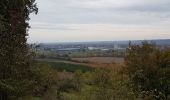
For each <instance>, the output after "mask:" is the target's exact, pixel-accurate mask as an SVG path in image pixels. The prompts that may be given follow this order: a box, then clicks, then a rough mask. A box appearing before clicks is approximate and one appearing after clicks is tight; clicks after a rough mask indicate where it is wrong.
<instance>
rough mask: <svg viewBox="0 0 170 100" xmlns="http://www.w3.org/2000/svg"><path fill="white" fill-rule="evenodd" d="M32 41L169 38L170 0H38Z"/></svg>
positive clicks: (32, 23) (33, 20)
mask: <svg viewBox="0 0 170 100" xmlns="http://www.w3.org/2000/svg"><path fill="white" fill-rule="evenodd" d="M37 5H38V8H39V13H38V15H31V21H30V25H31V29H30V30H29V37H28V41H29V42H70V41H71V42H77V41H114V40H137V39H142V40H143V39H145V40H146V39H170V6H169V5H170V0H37Z"/></svg>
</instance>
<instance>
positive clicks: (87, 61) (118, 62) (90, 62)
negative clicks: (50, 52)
mask: <svg viewBox="0 0 170 100" xmlns="http://www.w3.org/2000/svg"><path fill="white" fill-rule="evenodd" d="M37 60H38V61H39V62H43V63H48V64H49V65H51V66H52V67H53V68H55V69H57V70H59V71H64V70H65V71H67V72H75V71H76V70H81V71H82V72H87V71H93V70H94V68H99V67H109V68H112V69H114V70H119V69H121V68H122V65H123V63H124V59H123V58H119V57H87V58H71V59H70V60H59V59H37Z"/></svg>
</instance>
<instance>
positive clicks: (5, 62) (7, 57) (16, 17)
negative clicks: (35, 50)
mask: <svg viewBox="0 0 170 100" xmlns="http://www.w3.org/2000/svg"><path fill="white" fill-rule="evenodd" d="M37 11H38V8H37V7H36V4H35V0H1V2H0V72H1V73H0V99H1V100H8V99H13V100H14V99H15V98H17V97H19V96H23V95H24V94H26V91H28V89H29V88H28V87H29V85H30V84H29V83H30V81H29V80H30V78H31V77H30V61H31V56H30V52H29V48H28V45H27V43H26V41H27V38H26V36H27V33H28V28H29V24H28V20H29V19H30V18H29V15H30V13H33V12H35V13H37Z"/></svg>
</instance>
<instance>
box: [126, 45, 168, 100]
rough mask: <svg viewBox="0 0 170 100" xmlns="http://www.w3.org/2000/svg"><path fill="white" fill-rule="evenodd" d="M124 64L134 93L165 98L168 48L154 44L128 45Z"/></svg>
mask: <svg viewBox="0 0 170 100" xmlns="http://www.w3.org/2000/svg"><path fill="white" fill-rule="evenodd" d="M125 64H126V67H127V72H128V75H129V78H130V85H131V87H132V88H133V90H134V92H135V93H136V95H139V94H141V95H142V96H143V98H147V97H148V96H151V95H152V96H151V97H152V98H154V99H156V100H162V99H164V100H166V99H167V97H168V95H169V94H170V49H160V48H158V47H157V46H156V45H154V44H150V43H148V42H143V43H142V45H129V48H128V49H127V51H126V57H125Z"/></svg>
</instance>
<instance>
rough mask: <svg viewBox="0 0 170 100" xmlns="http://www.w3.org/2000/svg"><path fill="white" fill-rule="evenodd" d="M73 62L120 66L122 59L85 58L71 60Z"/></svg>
mask: <svg viewBox="0 0 170 100" xmlns="http://www.w3.org/2000/svg"><path fill="white" fill-rule="evenodd" d="M72 60H74V61H79V62H87V63H99V64H111V63H114V64H115V63H116V64H122V63H123V62H124V59H123V58H121V57H120V58H119V57H87V58H72Z"/></svg>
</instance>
